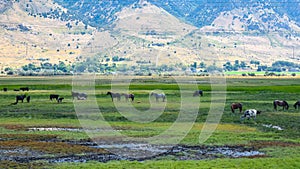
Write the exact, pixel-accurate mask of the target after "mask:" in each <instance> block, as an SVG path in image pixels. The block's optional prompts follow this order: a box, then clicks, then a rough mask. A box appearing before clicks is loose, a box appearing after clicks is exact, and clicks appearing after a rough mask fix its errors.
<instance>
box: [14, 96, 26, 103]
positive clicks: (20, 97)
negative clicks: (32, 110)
mask: <svg viewBox="0 0 300 169" xmlns="http://www.w3.org/2000/svg"><path fill="white" fill-rule="evenodd" d="M25 98H26V95H25V94H24V95H17V96H16V104H17V103H18V102H19V100H21V101H22V103H23V102H24V99H25Z"/></svg>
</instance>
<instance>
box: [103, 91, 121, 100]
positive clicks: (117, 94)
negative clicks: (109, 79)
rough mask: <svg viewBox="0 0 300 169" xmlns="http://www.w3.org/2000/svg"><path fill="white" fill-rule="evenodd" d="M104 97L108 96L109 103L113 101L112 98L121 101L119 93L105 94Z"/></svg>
mask: <svg viewBox="0 0 300 169" xmlns="http://www.w3.org/2000/svg"><path fill="white" fill-rule="evenodd" d="M106 95H110V97H111V101H114V98H117V99H118V101H120V100H121V94H120V93H112V92H107V93H106Z"/></svg>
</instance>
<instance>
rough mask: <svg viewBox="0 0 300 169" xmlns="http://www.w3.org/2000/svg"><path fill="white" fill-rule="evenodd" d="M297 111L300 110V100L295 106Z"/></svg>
mask: <svg viewBox="0 0 300 169" xmlns="http://www.w3.org/2000/svg"><path fill="white" fill-rule="evenodd" d="M294 107H295V109H299V107H300V100H298V101H297V102H296V103H295V104H294Z"/></svg>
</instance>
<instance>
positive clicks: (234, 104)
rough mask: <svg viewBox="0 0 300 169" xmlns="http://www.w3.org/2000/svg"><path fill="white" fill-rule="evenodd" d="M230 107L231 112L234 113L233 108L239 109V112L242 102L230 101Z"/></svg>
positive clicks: (241, 108)
mask: <svg viewBox="0 0 300 169" xmlns="http://www.w3.org/2000/svg"><path fill="white" fill-rule="evenodd" d="M230 108H231V112H232V113H234V110H235V109H239V110H240V113H241V112H242V110H243V105H242V103H232V104H231V106H230Z"/></svg>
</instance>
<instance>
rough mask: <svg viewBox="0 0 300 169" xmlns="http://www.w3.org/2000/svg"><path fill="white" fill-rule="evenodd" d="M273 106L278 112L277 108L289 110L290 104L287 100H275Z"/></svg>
mask: <svg viewBox="0 0 300 169" xmlns="http://www.w3.org/2000/svg"><path fill="white" fill-rule="evenodd" d="M273 105H274V109H275V110H277V106H281V107H282V108H283V109H282V110H284V109H286V110H288V109H289V104H288V103H287V102H286V101H285V100H274V102H273Z"/></svg>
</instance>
